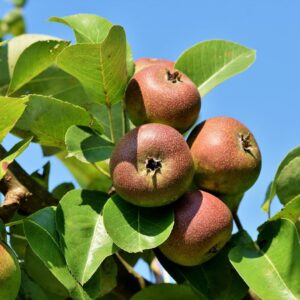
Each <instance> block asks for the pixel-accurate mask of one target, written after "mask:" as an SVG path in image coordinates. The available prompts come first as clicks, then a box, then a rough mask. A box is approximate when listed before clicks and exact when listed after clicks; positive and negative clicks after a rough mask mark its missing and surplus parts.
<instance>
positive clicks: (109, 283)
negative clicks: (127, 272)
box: [84, 256, 118, 299]
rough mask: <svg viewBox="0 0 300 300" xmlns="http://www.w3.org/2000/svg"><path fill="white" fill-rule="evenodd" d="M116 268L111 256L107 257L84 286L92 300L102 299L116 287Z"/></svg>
mask: <svg viewBox="0 0 300 300" xmlns="http://www.w3.org/2000/svg"><path fill="white" fill-rule="evenodd" d="M117 275H118V267H117V264H116V263H115V260H114V258H113V257H112V256H110V257H107V258H106V259H105V260H104V261H103V263H102V264H101V266H100V267H99V268H98V270H97V271H96V272H95V273H94V275H93V276H92V278H91V279H90V280H89V281H88V282H87V283H86V284H85V285H84V289H85V291H86V292H87V293H88V294H89V295H90V297H91V298H92V299H95V298H98V297H102V296H104V295H106V294H108V293H109V292H111V291H112V290H113V289H114V288H115V287H116V286H117Z"/></svg>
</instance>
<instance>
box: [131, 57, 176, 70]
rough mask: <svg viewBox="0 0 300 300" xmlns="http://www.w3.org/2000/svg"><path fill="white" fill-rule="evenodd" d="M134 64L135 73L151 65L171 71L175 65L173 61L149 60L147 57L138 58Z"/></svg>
mask: <svg viewBox="0 0 300 300" xmlns="http://www.w3.org/2000/svg"><path fill="white" fill-rule="evenodd" d="M134 64H135V73H137V72H139V71H141V70H143V69H145V68H147V67H150V66H153V65H160V66H164V67H166V68H167V69H172V68H174V65H175V63H174V62H173V61H170V60H167V59H160V58H149V57H143V58H139V59H137V60H136V61H135V62H134Z"/></svg>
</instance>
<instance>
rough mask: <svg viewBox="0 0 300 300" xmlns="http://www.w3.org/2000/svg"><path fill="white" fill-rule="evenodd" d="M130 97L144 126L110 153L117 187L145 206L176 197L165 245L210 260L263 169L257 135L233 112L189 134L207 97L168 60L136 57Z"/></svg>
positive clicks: (181, 259) (175, 253)
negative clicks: (173, 222)
mask: <svg viewBox="0 0 300 300" xmlns="http://www.w3.org/2000/svg"><path fill="white" fill-rule="evenodd" d="M125 105H126V110H127V112H128V115H129V118H130V119H131V121H132V122H133V124H134V125H136V126H138V127H136V128H135V129H133V130H131V131H130V132H129V133H127V134H126V135H125V136H124V137H123V138H122V139H121V141H120V142H119V143H118V145H117V146H116V148H115V150H114V152H113V155H112V158H111V160H110V172H111V177H112V180H113V186H114V188H115V190H116V192H117V193H118V194H119V195H120V196H121V197H122V198H123V199H124V200H126V201H128V202H130V203H132V204H134V205H138V206H143V207H158V206H163V205H167V204H170V203H173V202H174V203H173V204H172V205H174V212H175V224H174V228H173V230H172V233H171V235H170V236H169V238H168V239H167V241H165V242H164V243H163V244H162V245H161V246H160V250H161V252H162V253H163V254H164V255H165V256H166V257H167V258H168V259H170V260H171V261H173V262H175V263H178V264H181V265H185V266H193V265H197V264H200V263H203V262H205V261H207V260H208V259H210V258H211V257H213V256H214V255H215V254H216V253H217V252H218V251H219V250H220V249H221V248H222V247H223V246H224V245H225V244H226V242H227V241H228V240H229V239H230V237H231V232H232V213H231V211H236V209H237V206H238V203H239V200H240V199H241V198H242V196H243V193H244V192H245V191H246V190H247V189H249V188H250V187H251V186H252V185H253V184H254V182H255V181H256V179H257V177H258V175H259V172H260V169H261V155H260V151H259V148H258V145H257V143H256V141H255V139H254V137H253V135H252V134H251V132H250V131H249V130H248V129H247V128H246V127H245V126H244V125H243V124H242V123H240V122H239V121H237V120H235V119H233V118H230V117H215V118H211V119H208V120H206V121H204V122H202V123H200V124H199V125H198V126H196V127H195V128H194V129H193V130H192V132H191V133H190V135H189V136H188V138H187V141H186V140H185V139H184V137H183V136H182V133H185V132H186V131H187V130H188V129H190V128H191V127H192V125H193V124H194V123H195V122H196V120H197V118H198V115H199V112H200V107H201V97H200V94H199V92H198V88H197V87H196V85H195V84H194V83H193V82H192V81H191V80H190V79H189V78H188V77H187V76H186V75H185V74H183V73H182V72H180V71H179V70H176V69H175V66H174V63H173V62H171V61H167V60H159V59H147V58H146V59H140V60H137V61H136V71H135V74H134V76H133V78H132V79H131V81H130V82H129V84H128V87H127V90H126V95H125ZM221 199H222V200H221ZM225 203H227V205H226V204H225Z"/></svg>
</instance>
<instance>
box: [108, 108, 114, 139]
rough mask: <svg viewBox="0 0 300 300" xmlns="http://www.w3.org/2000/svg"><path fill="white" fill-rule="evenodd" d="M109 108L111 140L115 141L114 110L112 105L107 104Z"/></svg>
mask: <svg viewBox="0 0 300 300" xmlns="http://www.w3.org/2000/svg"><path fill="white" fill-rule="evenodd" d="M107 110H108V119H109V128H110V137H111V141H112V142H113V143H115V141H116V140H115V134H114V128H113V127H114V126H113V121H112V111H111V105H107Z"/></svg>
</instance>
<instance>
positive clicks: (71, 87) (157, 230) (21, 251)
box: [0, 1, 300, 300]
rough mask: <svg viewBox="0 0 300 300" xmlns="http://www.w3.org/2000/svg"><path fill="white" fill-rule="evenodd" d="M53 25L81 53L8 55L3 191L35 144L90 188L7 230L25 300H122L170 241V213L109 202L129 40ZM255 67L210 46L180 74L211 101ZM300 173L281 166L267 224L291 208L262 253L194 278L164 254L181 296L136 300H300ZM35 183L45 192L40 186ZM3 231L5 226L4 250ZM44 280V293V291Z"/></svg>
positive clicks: (244, 57) (36, 42) (238, 243)
mask: <svg viewBox="0 0 300 300" xmlns="http://www.w3.org/2000/svg"><path fill="white" fill-rule="evenodd" d="M14 2H15V3H16V5H17V6H18V7H19V6H22V5H23V2H22V1H14ZM18 9H19V8H18ZM5 20H6V19H5V18H4V19H3V20H2V21H1V24H0V25H1V27H0V28H3V22H6V24H11V23H9V22H8V21H7V20H6V21H5ZM51 21H54V22H59V23H61V24H63V25H66V26H68V27H70V28H71V29H72V30H73V31H74V35H75V38H76V43H75V44H70V43H69V42H68V41H63V40H61V39H59V38H56V37H49V36H42V35H30V34H24V35H21V36H19V37H16V38H13V39H11V40H10V41H8V42H7V43H4V44H2V46H1V47H0V69H1V72H0V95H1V96H0V114H1V116H2V117H1V120H0V141H2V140H3V138H4V137H5V136H6V135H7V134H8V133H9V132H11V133H13V134H15V135H17V136H19V137H20V138H21V139H22V140H21V141H20V142H19V143H18V144H17V145H16V146H15V147H13V149H12V150H11V151H10V152H8V153H6V155H2V154H1V152H0V154H1V157H0V158H1V160H0V179H1V178H3V177H4V176H5V175H6V172H7V169H8V166H9V165H10V164H12V163H13V161H14V160H15V159H16V158H17V156H18V155H20V154H21V152H22V151H23V150H24V149H25V148H26V147H27V146H28V145H29V143H30V142H35V143H38V144H40V145H41V147H42V148H43V150H44V153H46V152H47V151H48V155H56V156H57V157H58V158H59V159H61V160H62V161H63V162H64V164H65V165H66V167H67V168H68V169H69V170H70V172H71V173H72V174H73V175H74V177H75V178H76V179H77V181H78V183H79V185H80V186H81V188H80V189H74V186H72V185H70V184H69V183H62V184H61V185H60V186H58V187H57V188H56V189H55V190H53V191H52V192H51V193H50V192H49V194H50V195H52V197H54V198H55V199H57V200H60V201H59V204H58V205H57V206H56V207H54V206H50V207H44V206H47V205H45V204H43V205H42V204H41V207H40V208H41V209H39V210H37V211H36V212H35V213H33V214H26V213H24V210H22V207H21V208H20V210H19V212H20V213H22V214H17V213H16V214H15V215H14V217H13V219H12V220H11V222H9V223H7V224H6V226H8V227H6V229H7V230H8V233H9V234H10V235H11V247H12V248H14V249H15V252H16V253H17V255H18V257H19V259H20V265H21V268H22V284H21V288H20V292H19V299H29V298H28V297H30V299H54V298H55V299H67V297H71V298H72V299H119V298H114V297H117V296H116V295H117V294H118V291H119V290H118V287H119V286H120V285H119V280H124V282H126V281H125V279H124V269H125V270H126V271H127V273H126V274H127V275H128V276H132V275H133V277H134V278H135V279H137V281H138V282H139V284H140V287H142V288H143V287H144V286H145V285H149V283H147V282H145V281H143V280H142V279H141V278H140V277H139V275H138V274H136V273H135V271H134V270H133V268H132V266H131V264H130V262H131V260H132V261H136V259H135V257H136V255H137V257H143V254H145V253H147V252H145V250H147V249H154V248H156V247H158V246H159V245H160V244H162V243H163V242H164V241H165V240H166V239H167V238H168V236H169V235H170V232H171V231H172V227H173V225H174V215H173V210H172V209H171V207H163V208H140V207H136V206H133V205H131V204H128V203H127V202H124V201H123V200H122V199H121V198H120V197H119V196H118V195H113V196H111V189H110V188H111V179H110V175H109V170H108V169H109V168H108V159H109V158H110V156H111V153H112V151H113V149H114V147H115V145H116V143H117V142H118V140H119V139H120V138H121V137H122V136H123V135H124V134H125V133H126V132H127V131H129V129H130V128H131V127H130V126H132V125H131V124H130V122H129V120H128V118H127V115H126V110H125V108H124V105H123V98H124V93H125V89H126V86H127V83H128V81H129V80H130V78H131V77H132V75H133V72H134V63H133V60H132V54H131V49H130V46H129V44H128V43H127V41H126V35H125V31H124V29H123V28H122V27H121V26H119V25H114V24H112V23H111V22H109V21H107V20H105V19H104V18H101V17H98V16H95V15H87V14H81V15H74V16H68V17H64V18H58V17H53V18H51ZM18 24H19V23H18ZM7 26H8V25H7ZM9 26H10V27H8V29H7V30H6V31H5V32H4V33H5V34H6V33H7V32H11V33H13V34H19V33H21V32H22V30H21V29H20V25H9ZM13 26H14V27H13ZM16 26H17V27H16ZM16 28H18V29H16ZM21 28H22V27H21ZM4 33H1V34H0V37H1V36H4ZM254 60H255V51H254V50H252V49H249V48H246V47H244V46H241V45H238V44H236V43H233V42H230V41H223V40H212V41H205V42H200V43H198V44H197V45H194V46H193V47H192V48H190V49H188V50H186V51H185V52H184V53H183V54H182V55H180V56H179V58H178V60H177V61H176V67H177V68H178V69H179V70H181V71H183V72H185V73H186V74H187V75H188V76H189V77H190V78H191V79H192V80H193V81H194V82H195V83H196V85H197V87H198V88H199V91H200V93H201V95H202V96H205V94H207V93H208V92H209V91H210V90H212V89H213V88H214V87H216V86H217V85H219V84H221V83H222V82H224V81H225V80H227V79H229V78H231V77H233V76H234V75H236V74H238V73H240V72H242V71H244V70H246V69H247V68H248V67H250V65H251V64H252V63H253V62H254ZM41 82H42V83H41ZM299 170H300V148H299V147H298V148H296V149H294V150H292V151H291V152H290V153H289V154H288V155H287V156H286V158H284V160H283V161H282V163H281V164H280V166H279V168H278V170H277V172H276V175H275V178H274V180H273V181H272V183H271V185H270V187H269V190H268V193H267V196H266V201H265V203H264V204H263V210H264V211H266V212H269V209H270V205H271V201H272V199H273V198H274V197H275V196H276V195H277V196H278V197H279V199H280V201H281V203H282V204H283V205H284V208H283V210H282V211H281V212H278V213H277V214H276V215H275V216H273V217H272V218H269V220H268V221H267V222H266V223H264V224H262V225H261V226H260V228H259V230H260V233H259V236H258V239H257V241H256V242H254V241H252V239H251V238H250V237H249V235H248V234H247V232H246V231H243V230H240V231H239V232H238V233H237V234H235V235H233V236H232V238H231V240H230V242H229V243H228V244H227V245H226V247H225V248H224V249H223V250H222V251H221V252H220V253H219V254H218V255H217V256H215V257H214V258H213V259H212V260H210V261H208V262H206V263H204V264H202V265H200V266H196V267H182V266H179V265H176V264H174V263H172V262H170V261H168V260H167V259H166V258H165V257H163V256H162V254H161V253H160V252H159V251H158V250H155V256H156V257H157V258H158V259H159V260H160V263H161V264H162V266H163V267H164V268H165V269H166V270H167V271H168V272H169V273H170V274H171V276H172V277H173V278H174V280H175V281H176V282H177V283H178V284H177V285H171V284H166V283H164V284H161V285H151V286H149V287H146V288H144V289H142V290H141V291H139V292H138V290H136V291H135V292H134V293H135V295H134V296H133V298H132V299H134V300H138V299H157V298H158V299H170V298H172V299H201V300H209V299H213V300H218V299H232V300H239V299H243V297H244V296H245V295H246V294H247V291H248V289H251V290H253V291H254V292H255V293H256V294H257V295H258V296H259V297H261V298H262V299H266V300H268V299H270V300H276V299H278V300H285V299H286V300H287V299H295V300H296V299H299V298H300V290H299V278H300V265H299V262H300V257H299V255H300V248H299V247H300V246H299V245H300V244H299V224H298V223H299V218H300V189H299V186H300V184H299V183H300V171H299ZM48 175H49V174H48ZM32 178H34V180H35V182H36V183H37V184H40V185H41V187H40V188H42V186H43V189H46V190H47V189H48V186H47V183H45V180H44V184H43V180H41V178H39V179H38V178H37V174H35V175H32ZM45 178H47V176H45ZM46 181H47V180H46ZM45 201H46V200H45ZM24 215H25V216H24ZM9 227H10V229H8V228H9ZM4 231H5V228H4V225H3V222H2V221H1V219H0V232H2V235H3V238H4V236H5V234H3V233H4ZM143 251H144V252H143ZM136 253H138V254H136ZM151 253H152V252H151ZM150 257H151V260H150V261H149V260H148V261H147V263H149V266H150V267H152V263H153V257H154V256H152V255H151V256H150ZM144 258H145V256H144ZM37 270H39V271H38V272H37ZM122 272H123V273H122ZM36 274H40V278H39V276H37V275H36ZM43 276H45V278H47V282H44V283H43V282H41V278H42V277H43ZM43 278H44V277H43ZM121 286H122V284H121ZM123 286H124V284H123ZM136 292H137V293H136ZM105 295H106V296H105ZM124 295H125V294H124ZM125 297H126V296H125ZM68 299H70V298H68ZM122 299H127V298H122Z"/></svg>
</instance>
